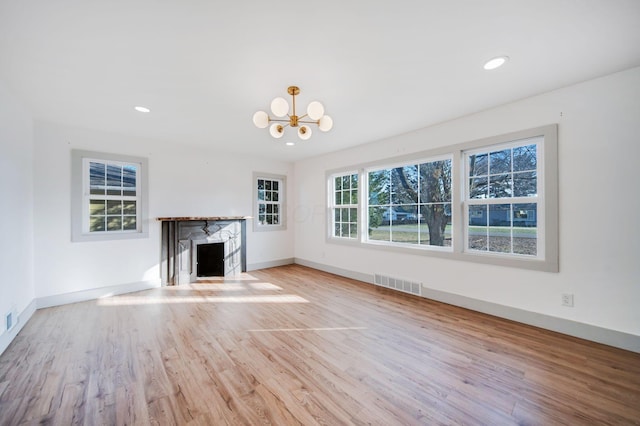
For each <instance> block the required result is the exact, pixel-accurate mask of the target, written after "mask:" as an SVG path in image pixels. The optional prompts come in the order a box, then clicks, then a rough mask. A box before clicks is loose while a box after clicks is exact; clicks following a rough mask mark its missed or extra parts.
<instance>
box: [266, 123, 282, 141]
mask: <svg viewBox="0 0 640 426" xmlns="http://www.w3.org/2000/svg"><path fill="white" fill-rule="evenodd" d="M269 133H271V136H273V137H274V138H276V139H279V138H281V137H282V135H284V127H283V126H282V124H278V123H273V124H272V125H271V127H270V128H269Z"/></svg>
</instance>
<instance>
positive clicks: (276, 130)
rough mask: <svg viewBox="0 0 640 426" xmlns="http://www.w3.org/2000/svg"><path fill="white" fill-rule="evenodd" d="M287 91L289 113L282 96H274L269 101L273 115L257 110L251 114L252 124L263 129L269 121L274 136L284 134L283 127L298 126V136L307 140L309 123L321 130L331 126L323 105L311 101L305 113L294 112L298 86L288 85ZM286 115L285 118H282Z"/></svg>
mask: <svg viewBox="0 0 640 426" xmlns="http://www.w3.org/2000/svg"><path fill="white" fill-rule="evenodd" d="M287 93H289V95H291V104H292V110H291V114H289V103H288V102H287V101H286V99H284V98H280V97H278V98H275V99H274V100H273V101H271V113H272V114H273V115H274V116H275V118H272V117H271V116H270V115H269V114H268V113H266V112H264V111H258V112H256V113H255V114H254V115H253V124H255V125H256V127H258V128H260V129H264V128H266V127H267V126H269V124H270V123H271V126H270V127H269V133H270V134H271V136H273V137H274V138H281V137H282V136H283V135H284V129H285V127H287V126H289V127H293V128H296V127H297V128H298V132H297V133H298V137H300V139H302V140H307V139H309V138H310V137H311V133H312V132H311V128H310V127H309V126H308V125H309V124H315V125H317V126H318V129H319V130H320V131H322V132H328V131H329V130H331V128H332V127H333V120H332V119H331V117H329V116H328V115H325V114H324V106H323V105H322V104H321V103H320V102H318V101H313V102H311V103H310V104H309V105H308V106H307V113H306V114H304V115H302V116H298V115H297V114H296V96H297V95H298V94H300V88H299V87H297V86H289V88H287ZM285 116H286V118H284V117H285Z"/></svg>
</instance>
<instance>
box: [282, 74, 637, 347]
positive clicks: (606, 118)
mask: <svg viewBox="0 0 640 426" xmlns="http://www.w3.org/2000/svg"><path fill="white" fill-rule="evenodd" d="M472 95H473V94H470V96H472ZM427 99H428V97H427ZM551 123H558V125H559V192H560V200H559V201H560V204H559V209H560V218H559V219H560V220H559V227H560V235H559V239H560V272H559V273H545V272H535V271H529V270H520V269H515V268H507V267H497V266H490V265H482V264H476V263H468V262H464V261H453V260H446V259H440V258H434V257H427V256H420V255H407V254H400V253H393V252H386V251H380V250H373V249H366V248H353V247H347V246H344V245H338V244H331V243H328V242H327V241H326V240H325V217H324V208H325V194H326V188H325V171H326V170H331V169H336V168H340V167H343V166H344V167H346V166H351V165H357V164H362V163H364V162H368V161H375V160H380V159H384V158H389V157H394V156H398V155H402V154H407V153H411V152H418V151H423V150H428V149H430V148H434V147H439V146H445V145H451V144H455V143H461V142H467V141H472V140H475V139H480V138H484V137H490V136H495V135H500V134H504V133H509V132H513V131H518V130H523V129H528V128H533V127H537V126H542V125H546V124H551ZM638 135H640V68H635V69H632V70H628V71H626V72H622V73H618V74H614V75H610V76H607V77H604V78H600V79H596V80H592V81H588V82H585V83H582V84H578V85H575V86H571V87H568V88H564V89H561V90H557V91H554V92H551V93H547V94H543V95H540V96H536V97H533V98H529V99H525V100H522V101H519V102H515V103H512V104H509V105H504V106H500V107H497V108H493V109H490V110H487V111H484V112H481V113H477V114H473V115H470V116H467V117H463V118H460V119H457V120H453V121H450V122H446V123H443V124H441V125H437V126H433V127H429V128H424V129H420V130H418V131H415V132H412V133H408V134H404V135H400V136H397V137H393V138H389V139H386V140H382V141H378V142H375V143H371V144H367V145H362V146H360V147H356V148H354V149H349V150H345V151H342V152H336V153H332V154H329V155H325V156H322V157H317V158H313V159H309V160H305V161H300V162H298V163H296V167H295V175H296V182H297V185H296V188H295V195H294V196H295V201H296V211H300V212H303V211H304V212H313V213H312V214H309V215H306V216H303V215H300V216H299V217H298V220H297V221H296V229H295V231H296V232H295V253H296V260H300V261H301V262H303V263H304V262H307V263H311V264H318V265H322V266H323V267H326V268H327V269H329V270H330V269H336V270H341V269H342V270H345V271H349V272H353V273H355V274H373V273H382V274H387V275H390V276H398V277H403V278H406V279H411V280H416V281H421V282H423V283H424V287H425V288H426V289H428V290H435V292H436V293H437V292H446V293H451V294H454V295H457V296H461V297H462V298H461V300H463V299H467V298H470V299H472V300H477V301H484V302H490V303H488V305H493V306H498V305H501V306H504V307H509V308H514V309H517V310H522V311H528V312H530V313H531V312H533V313H535V314H543V315H545V316H550V317H556V318H561V319H566V320H571V321H577V322H578V323H582V324H588V325H593V326H597V327H602V328H604V329H608V330H615V331H617V332H622V333H629V334H631V335H633V336H640V309H639V308H638V307H639V306H640V232H639V229H640V226H639V223H640V216H639V213H638V212H640V197H638V195H639V194H640V190H639V189H638V183H639V182H640V180H639V176H640V168H639V165H640V139H639V136H638ZM565 292H567V293H574V294H575V307H573V308H567V307H563V306H561V303H560V300H561V293H565ZM499 310H500V309H497V308H496V309H495V311H496V312H495V313H497V314H499V312H498V311H499ZM635 341H636V342H637V341H638V340H637V339H636V340H635ZM637 350H639V351H640V346H638V347H637Z"/></svg>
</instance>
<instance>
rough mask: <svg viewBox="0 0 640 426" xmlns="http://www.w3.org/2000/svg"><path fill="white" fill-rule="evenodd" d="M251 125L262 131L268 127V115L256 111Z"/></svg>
mask: <svg viewBox="0 0 640 426" xmlns="http://www.w3.org/2000/svg"><path fill="white" fill-rule="evenodd" d="M253 124H255V125H256V127H257V128H259V129H264V128H265V127H267V126H268V125H269V114H267V113H266V112H264V111H258V112H256V113H255V114H253Z"/></svg>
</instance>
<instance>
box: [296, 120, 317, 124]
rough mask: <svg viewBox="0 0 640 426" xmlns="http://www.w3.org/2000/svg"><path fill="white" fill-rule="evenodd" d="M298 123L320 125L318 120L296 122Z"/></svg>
mask: <svg viewBox="0 0 640 426" xmlns="http://www.w3.org/2000/svg"><path fill="white" fill-rule="evenodd" d="M298 123H304V124H318V125H319V124H320V120H316V121H306V120H298Z"/></svg>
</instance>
